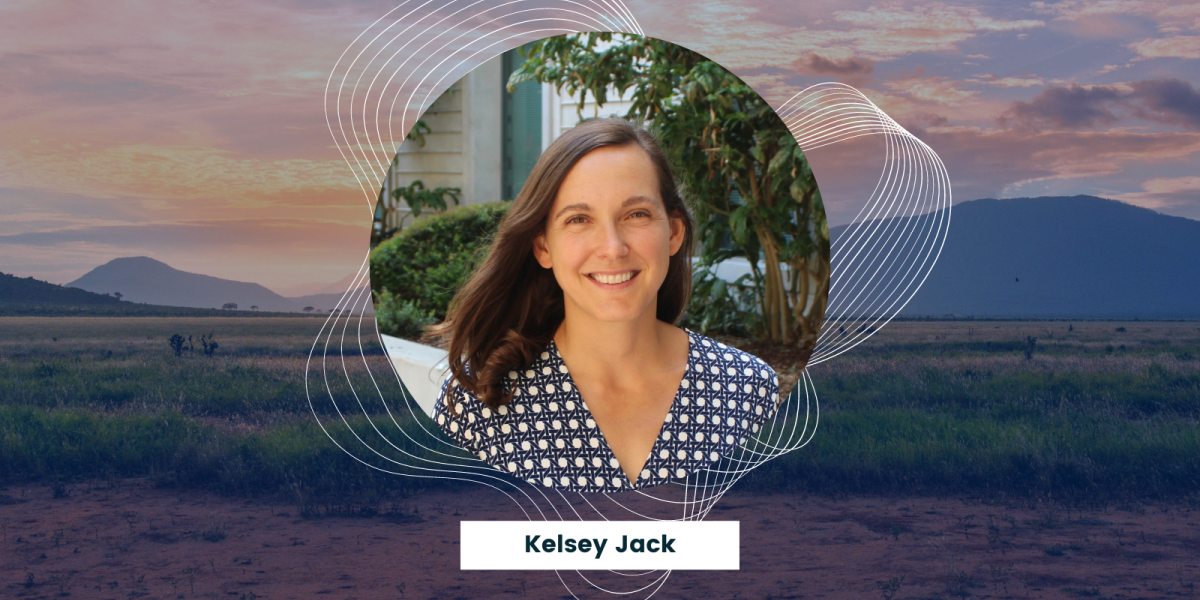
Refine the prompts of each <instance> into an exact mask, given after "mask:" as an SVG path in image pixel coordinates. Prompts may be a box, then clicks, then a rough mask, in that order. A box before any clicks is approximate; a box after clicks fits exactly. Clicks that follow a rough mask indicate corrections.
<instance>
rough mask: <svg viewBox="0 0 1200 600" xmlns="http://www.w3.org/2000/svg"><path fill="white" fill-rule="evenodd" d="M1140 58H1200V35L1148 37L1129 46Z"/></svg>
mask: <svg viewBox="0 0 1200 600" xmlns="http://www.w3.org/2000/svg"><path fill="white" fill-rule="evenodd" d="M1127 47H1128V48H1129V49H1131V50H1133V51H1134V52H1137V53H1138V57H1139V58H1143V59H1146V58H1191V59H1196V58H1200V35H1177V36H1172V37H1166V38H1156V39H1147V40H1142V41H1140V42H1134V43H1132V44H1129V45H1128V46H1127Z"/></svg>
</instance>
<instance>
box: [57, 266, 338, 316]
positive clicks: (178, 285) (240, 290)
mask: <svg viewBox="0 0 1200 600" xmlns="http://www.w3.org/2000/svg"><path fill="white" fill-rule="evenodd" d="M67 285H68V286H70V287H76V288H80V289H84V290H88V291H92V292H121V293H122V294H124V296H125V299H126V300H129V301H131V302H144V303H146V304H159V305H165V306H185V307H192V308H221V307H222V306H224V305H225V304H227V303H234V304H237V305H238V308H239V309H241V310H247V309H249V308H250V307H251V306H257V307H258V308H259V310H264V311H297V310H300V309H301V308H303V307H304V306H306V305H303V304H298V303H297V301H295V300H291V299H288V298H284V297H283V296H280V295H279V294H276V293H275V292H272V291H271V290H268V289H267V288H265V287H263V286H261V285H259V284H257V283H246V282H242V281H231V280H228V279H221V278H218V277H211V276H209V275H200V274H198V273H188V272H187V271H180V270H178V269H175V268H172V267H171V266H170V265H167V264H166V263H162V262H159V261H157V260H154V259H152V258H148V257H145V256H137V257H132V258H117V259H113V260H111V261H109V262H107V263H105V264H103V265H100V266H99V267H96V268H95V269H92V270H91V271H89V272H88V273H87V274H86V275H84V276H83V277H80V278H79V279H76V280H75V281H72V282H71V283H68V284H67ZM324 308H330V307H324Z"/></svg>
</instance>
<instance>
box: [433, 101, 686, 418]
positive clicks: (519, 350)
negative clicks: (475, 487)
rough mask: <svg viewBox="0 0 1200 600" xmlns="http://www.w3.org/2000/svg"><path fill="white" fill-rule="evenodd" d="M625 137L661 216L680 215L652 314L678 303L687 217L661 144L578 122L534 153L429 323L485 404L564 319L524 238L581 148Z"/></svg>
mask: <svg viewBox="0 0 1200 600" xmlns="http://www.w3.org/2000/svg"><path fill="white" fill-rule="evenodd" d="M627 144H638V145H639V146H640V147H641V148H642V149H643V150H645V151H646V154H647V155H649V157H650V161H651V162H652V163H653V164H654V170H655V173H656V174H657V175H658V187H659V193H660V194H661V196H662V200H663V204H664V207H665V208H666V212H667V215H668V216H669V217H672V218H679V219H683V224H684V237H683V245H682V246H681V247H680V249H679V251H678V252H676V253H675V254H674V255H672V256H671V259H670V262H669V263H668V265H669V266H668V268H667V277H666V279H665V280H664V281H663V284H662V287H661V288H659V290H658V309H657V315H656V316H657V317H658V319H659V320H660V321H665V322H667V323H674V322H675V321H676V320H677V319H679V317H680V315H682V314H683V311H684V309H685V308H686V307H687V304H688V299H689V297H690V296H691V291H692V230H693V227H694V226H693V224H692V217H691V213H690V212H689V211H688V207H687V205H686V203H685V202H684V200H683V197H682V196H681V195H680V193H679V189H678V187H677V185H676V183H675V178H674V176H673V175H672V173H671V166H670V162H669V161H668V160H667V157H666V155H665V154H664V153H663V150H662V148H661V147H660V146H659V145H658V142H657V141H656V140H655V139H654V136H652V135H651V134H650V133H649V132H647V131H646V130H645V129H642V128H641V127H638V126H635V125H633V124H632V123H630V122H629V121H626V120H624V119H617V118H608V119H593V120H590V121H584V122H583V123H580V124H579V125H577V126H576V127H574V128H573V129H571V130H570V131H567V132H566V133H564V134H563V135H562V136H560V137H559V138H558V139H556V140H554V142H553V143H551V144H550V147H549V148H546V151H545V152H543V153H542V155H541V157H540V158H538V161H537V164H536V165H534V167H533V171H532V172H531V173H530V174H529V177H528V178H527V179H526V180H525V185H524V186H523V187H522V188H521V192H520V193H519V194H517V198H516V200H514V201H513V205H512V208H511V209H509V211H508V214H507V215H505V216H504V218H503V219H502V220H501V221H500V227H499V230H498V231H497V232H496V237H495V239H494V240H493V242H492V246H491V250H490V251H489V252H488V255H487V258H486V259H484V261H483V264H481V265H480V266H479V268H478V269H477V270H476V271H475V273H474V274H472V275H471V277H470V279H469V280H468V281H467V283H466V284H465V285H463V286H462V288H460V289H459V291H458V293H457V294H456V295H455V296H454V300H453V301H452V302H451V303H450V310H449V313H448V314H447V317H446V320H445V321H444V322H443V323H441V324H439V325H436V326H434V327H432V328H430V334H431V336H432V337H435V338H442V339H443V340H444V339H446V338H449V352H450V356H449V363H450V366H449V368H450V372H451V374H452V376H453V377H454V379H455V380H457V381H458V383H459V384H460V385H462V386H463V387H464V388H466V389H467V390H468V391H470V392H471V393H472V394H474V395H475V396H476V397H477V398H479V399H480V400H482V401H483V403H484V404H486V405H488V406H490V407H491V408H497V407H499V406H500V405H502V404H508V403H509V401H511V400H512V389H509V390H508V391H505V389H504V388H505V382H506V381H507V380H508V373H509V372H510V371H519V370H523V369H525V368H526V367H528V366H529V365H530V364H532V363H533V359H534V356H535V355H536V354H537V353H539V352H541V351H542V349H543V348H545V347H546V346H547V345H548V344H549V343H550V340H552V339H553V338H554V333H555V331H557V330H558V326H559V325H560V324H561V323H562V320H563V315H564V313H563V310H564V309H563V291H562V288H561V287H559V285H558V281H557V280H555V279H554V273H553V271H551V270H550V269H544V268H542V266H541V265H539V264H538V262H537V260H536V259H535V258H534V255H533V241H534V239H535V238H537V236H539V235H541V234H542V233H544V232H545V229H546V221H547V219H548V218H549V215H550V209H551V207H553V206H554V200H555V198H556V197H557V196H558V190H559V187H560V186H561V185H562V182H563V180H564V179H566V177H567V173H569V172H570V171H571V168H572V167H574V166H575V163H576V162H578V161H579V159H580V158H582V157H583V156H584V155H585V154H587V153H589V152H591V151H593V150H596V149H597V148H602V147H605V146H624V145H627Z"/></svg>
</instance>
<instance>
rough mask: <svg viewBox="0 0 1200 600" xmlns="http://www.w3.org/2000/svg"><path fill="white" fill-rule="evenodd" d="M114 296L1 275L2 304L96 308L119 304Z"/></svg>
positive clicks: (26, 278) (29, 278)
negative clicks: (96, 306) (97, 306)
mask: <svg viewBox="0 0 1200 600" xmlns="http://www.w3.org/2000/svg"><path fill="white" fill-rule="evenodd" d="M119 303H120V300H118V299H117V298H115V297H113V296H105V295H103V294H95V293H92V292H89V291H86V290H81V289H79V288H73V287H63V286H61V285H54V284H53V283H47V282H45V281H39V280H37V279H34V278H32V277H17V276H15V275H9V274H6V273H0V304H33V305H56V306H61V305H70V306H94V305H107V304H119Z"/></svg>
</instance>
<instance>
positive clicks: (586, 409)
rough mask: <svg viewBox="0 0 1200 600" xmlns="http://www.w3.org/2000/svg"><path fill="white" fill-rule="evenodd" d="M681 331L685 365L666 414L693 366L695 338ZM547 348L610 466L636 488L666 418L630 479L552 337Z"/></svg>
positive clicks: (674, 405) (673, 406)
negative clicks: (685, 339) (597, 436)
mask: <svg viewBox="0 0 1200 600" xmlns="http://www.w3.org/2000/svg"><path fill="white" fill-rule="evenodd" d="M683 331H684V333H686V334H687V336H688V349H687V365H686V366H685V367H684V368H683V376H682V377H680V378H679V386H678V387H676V388H675V397H674V398H673V399H672V400H671V406H670V407H669V408H668V409H667V415H672V414H675V413H676V409H677V408H679V407H680V402H679V399H680V398H681V397H682V396H683V391H684V389H686V388H684V385H683V382H684V381H687V378H688V373H689V372H691V371H692V368H693V366H694V365H693V364H692V358H693V356H694V355H693V351H694V350H695V345H694V342H695V340H694V339H693V335H692V332H691V330H688V329H684V330H683ZM548 350H549V351H550V352H552V353H553V355H554V356H555V357H557V358H558V362H559V363H561V364H562V365H563V366H564V367H566V373H565V375H566V377H567V382H568V383H570V384H571V394H572V395H574V396H575V398H576V399H578V400H579V407H580V408H581V409H583V411H584V412H585V413H586V414H587V418H588V419H591V420H592V421H593V422H594V423H596V430H597V431H599V432H600V441H601V443H603V444H604V449H605V450H606V451H607V452H608V456H609V457H611V458H612V459H613V460H615V461H616V463H617V466H616V467H612V463H611V461H610V462H609V466H610V468H614V469H616V471H617V472H619V473H620V475H621V478H622V479H624V480H625V481H626V482H628V483H629V487H630V489H634V490H636V489H637V487H638V483H637V482H638V481H639V480H641V479H642V476H641V474H642V473H644V472H645V471H646V469H647V468H649V465H650V462H651V461H653V460H654V456H655V454H654V453H655V451H657V450H659V444H661V443H662V442H663V431H664V430H665V429H666V428H667V421H666V419H665V418H664V419H663V420H662V422H661V423H659V426H658V433H657V434H655V436H654V444H653V445H652V446H651V447H650V453H649V454H647V455H646V459H645V460H644V461H643V462H642V468H641V469H639V470H638V472H637V477H636V478H635V479H633V480H632V481H630V479H629V475H628V474H627V473H626V472H625V468H624V467H623V466H622V465H621V460H620V459H619V458H617V454H616V453H615V452H613V449H612V446H610V445H609V444H608V437H607V436H605V435H604V429H603V428H602V427H600V422H599V421H596V415H594V414H592V408H591V407H590V406H588V403H587V400H586V399H584V397H583V393H582V392H580V391H579V385H578V384H576V383H575V377H574V376H573V375H571V368H570V367H568V366H567V361H566V360H564V359H563V356H562V354H561V353H559V351H558V344H557V343H556V342H555V341H554V340H553V339H551V340H550V345H549V346H548ZM665 416H666V415H664V417H665ZM675 418H676V419H678V418H679V416H678V415H677V414H676V417H675ZM647 481H649V479H647Z"/></svg>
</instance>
